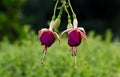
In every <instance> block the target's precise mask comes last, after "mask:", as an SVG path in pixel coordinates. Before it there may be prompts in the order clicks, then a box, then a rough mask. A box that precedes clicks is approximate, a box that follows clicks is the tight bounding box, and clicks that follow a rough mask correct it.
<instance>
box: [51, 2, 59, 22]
mask: <svg viewBox="0 0 120 77" xmlns="http://www.w3.org/2000/svg"><path fill="white" fill-rule="evenodd" d="M58 2H59V0H57V1H56V4H55V7H54V13H53V16H52V20H55V14H56V9H57V5H58Z"/></svg>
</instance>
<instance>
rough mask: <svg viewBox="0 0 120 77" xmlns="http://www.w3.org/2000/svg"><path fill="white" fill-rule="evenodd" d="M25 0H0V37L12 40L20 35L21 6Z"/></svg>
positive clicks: (21, 32)
mask: <svg viewBox="0 0 120 77" xmlns="http://www.w3.org/2000/svg"><path fill="white" fill-rule="evenodd" d="M24 2H25V0H0V39H3V38H4V37H9V39H10V40H14V39H16V38H18V37H20V36H22V34H24V33H23V31H22V30H23V29H22V25H21V23H20V18H21V6H22V5H23V4H24Z"/></svg>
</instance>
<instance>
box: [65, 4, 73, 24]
mask: <svg viewBox="0 0 120 77" xmlns="http://www.w3.org/2000/svg"><path fill="white" fill-rule="evenodd" d="M64 9H65V11H66V13H67V14H68V24H71V17H70V13H69V12H68V10H67V7H66V5H65V4H64Z"/></svg>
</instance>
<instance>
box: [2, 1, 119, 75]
mask: <svg viewBox="0 0 120 77" xmlns="http://www.w3.org/2000/svg"><path fill="white" fill-rule="evenodd" d="M70 1H71V4H72V6H73V9H74V11H75V13H76V15H77V18H78V20H79V26H82V27H84V28H85V30H86V32H87V37H88V40H89V41H88V43H87V44H86V42H85V40H84V39H83V40H82V43H81V45H80V46H78V47H77V56H76V57H77V69H75V68H74V57H73V56H71V52H70V49H71V48H70V47H69V46H68V44H67V35H65V34H64V35H63V36H62V37H61V41H60V44H59V43H58V40H56V42H55V43H54V44H53V45H52V46H51V47H50V48H48V51H47V54H46V57H45V61H44V64H43V65H42V64H41V63H40V62H41V57H42V54H43V53H42V51H43V48H44V46H42V45H41V44H40V41H39V38H38V35H37V33H38V30H40V29H41V28H43V27H44V28H45V27H49V26H48V24H49V21H50V20H51V17H52V15H53V8H54V5H55V2H56V0H0V77H120V0H70ZM57 12H58V11H57ZM66 16H67V14H66V13H65V12H64V14H63V17H62V22H61V25H60V27H59V32H57V33H58V34H60V33H61V32H62V31H63V30H65V29H66V27H67V26H66V25H67V17H66Z"/></svg>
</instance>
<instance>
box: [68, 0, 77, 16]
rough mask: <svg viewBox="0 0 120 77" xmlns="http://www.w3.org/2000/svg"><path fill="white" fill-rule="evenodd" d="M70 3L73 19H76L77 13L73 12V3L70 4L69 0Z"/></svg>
mask: <svg viewBox="0 0 120 77" xmlns="http://www.w3.org/2000/svg"><path fill="white" fill-rule="evenodd" d="M68 3H69V6H70V9H71V11H72V14H73V18H76V14H75V12H74V11H73V8H72V5H71V3H70V0H68Z"/></svg>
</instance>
